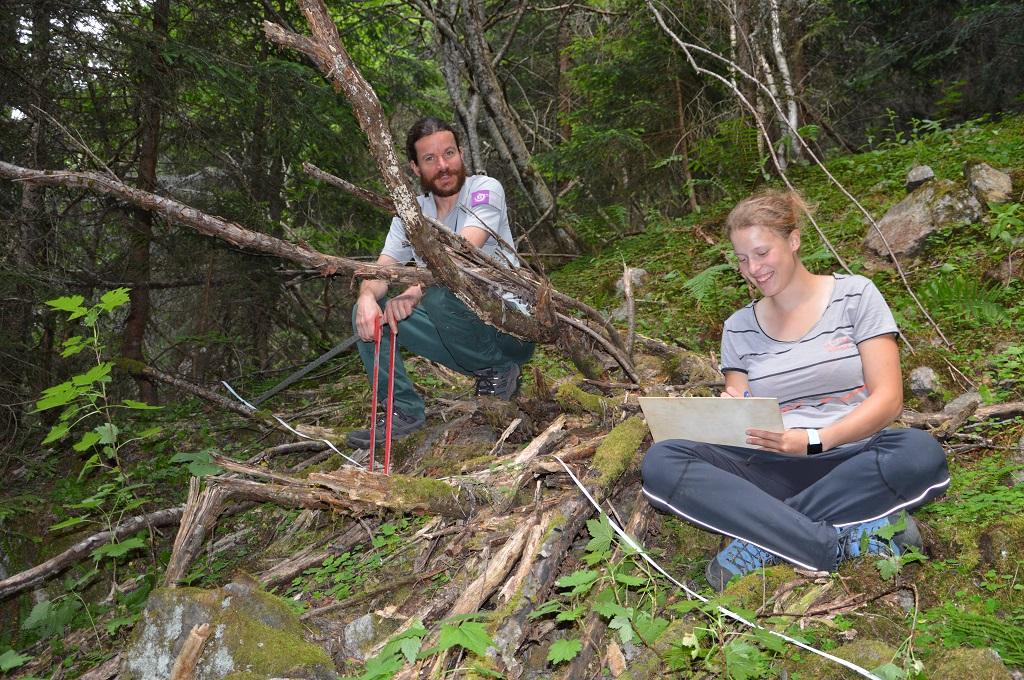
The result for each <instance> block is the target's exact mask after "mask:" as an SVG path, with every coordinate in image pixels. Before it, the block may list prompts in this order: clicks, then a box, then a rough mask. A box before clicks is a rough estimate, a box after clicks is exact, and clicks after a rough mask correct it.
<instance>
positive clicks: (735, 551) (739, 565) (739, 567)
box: [704, 539, 782, 592]
mask: <svg viewBox="0 0 1024 680" xmlns="http://www.w3.org/2000/svg"><path fill="white" fill-rule="evenodd" d="M781 563H782V560H781V559H780V558H778V557H776V556H775V555H773V554H771V553H770V552H768V551H767V550H761V549H760V548H758V547H757V546H756V545H754V544H752V543H747V542H746V541H741V540H740V539H736V540H734V541H732V542H731V543H729V545H727V546H725V550H723V551H722V552H720V553H718V554H717V555H715V556H714V558H712V560H711V561H710V562H708V567H707V569H705V570H704V575H705V576H707V579H708V583H710V584H711V587H712V588H714V589H715V590H716V591H718V592H722V590H724V589H725V585H726V584H727V583H728V582H729V581H731V580H732V579H733V578H735V577H737V576H745V575H747V574H749V573H751V572H754V571H757V570H758V569H760V568H762V567H770V566H772V565H775V564H781Z"/></svg>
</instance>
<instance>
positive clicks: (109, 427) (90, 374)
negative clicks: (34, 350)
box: [35, 288, 160, 562]
mask: <svg viewBox="0 0 1024 680" xmlns="http://www.w3.org/2000/svg"><path fill="white" fill-rule="evenodd" d="M127 302H128V289H127V288H116V289H114V290H111V291H108V292H107V293H104V294H103V295H102V296H101V297H100V300H99V302H97V303H96V304H95V305H92V306H85V304H84V303H85V298H83V297H82V296H81V295H74V296H70V297H61V298H57V299H54V300H49V301H47V303H46V304H47V305H48V306H49V307H51V308H52V309H54V310H57V311H60V312H64V313H65V315H66V318H67V321H68V322H78V323H81V324H82V325H83V326H84V327H85V331H86V332H85V333H84V334H83V335H74V336H71V337H69V338H68V339H67V340H65V341H64V343H63V345H62V347H63V351H62V352H61V356H62V357H64V358H69V357H73V356H76V355H79V354H82V353H88V354H89V355H90V361H89V368H87V369H86V370H85V371H83V372H81V373H79V374H77V375H74V376H72V377H71V379H70V380H66V381H64V382H62V383H60V384H58V385H54V386H52V387H48V388H46V389H45V390H43V393H42V395H41V396H40V398H39V400H38V401H37V402H36V408H35V411H36V412H37V413H38V412H43V411H48V410H51V409H57V408H60V409H61V411H60V414H59V415H58V416H57V422H56V423H55V424H54V425H53V426H52V427H51V428H50V431H49V432H48V433H47V435H46V437H45V438H44V439H43V442H42V443H43V444H44V445H59V444H60V443H61V442H63V441H64V440H65V439H67V438H68V437H69V436H71V437H77V438H78V439H77V441H76V442H75V443H74V444H72V445H71V449H72V450H73V451H75V452H76V453H81V454H88V458H87V459H86V460H85V463H84V465H83V466H82V469H81V472H80V473H79V476H78V480H79V481H81V480H83V479H84V478H85V477H86V475H88V474H89V473H90V472H91V471H93V470H96V469H99V470H101V471H103V472H104V473H105V475H106V480H105V481H103V482H102V483H101V484H100V485H99V486H98V488H97V489H96V490H95V492H94V493H93V494H92V495H91V496H89V497H88V498H85V499H83V500H81V501H79V502H77V503H72V504H69V505H67V506H66V508H67V509H69V510H72V511H75V513H76V514H73V515H72V516H71V517H69V518H67V519H65V520H63V521H61V522H57V523H56V524H54V525H52V526H51V527H50V530H51V531H62V530H65V529H69V528H72V527H75V526H78V525H80V524H84V523H88V522H96V521H99V522H100V523H102V524H103V525H105V527H106V528H107V529H110V528H111V527H113V525H114V524H115V523H116V522H117V521H118V519H119V518H120V517H121V516H123V515H124V514H125V513H127V512H131V511H132V510H135V509H137V508H139V507H140V506H141V505H143V504H144V503H145V502H146V500H147V499H146V498H145V497H144V496H143V495H142V493H141V491H142V489H143V485H140V484H134V483H132V481H131V480H130V479H129V478H128V476H127V475H126V474H125V472H124V469H123V467H122V465H121V461H120V456H119V453H120V451H121V450H122V449H123V448H124V447H125V446H126V445H128V444H130V443H133V442H137V441H139V440H142V439H147V438H150V437H153V436H155V435H156V434H158V433H159V432H160V428H155V427H154V428H148V429H145V430H143V431H141V432H138V433H134V434H131V433H129V432H128V431H127V430H123V429H122V428H123V423H122V425H118V424H117V423H116V422H115V417H114V416H115V414H117V413H118V412H119V411H144V410H151V409H155V408H158V407H154V406H150V405H149V404H145V403H142V402H139V401H135V400H133V399H124V400H122V401H121V402H120V403H114V401H113V400H112V399H111V397H110V394H109V392H108V386H109V384H110V382H111V372H112V370H113V363H112V362H111V361H109V360H107V358H106V357H105V349H106V348H105V346H104V344H103V340H102V335H101V326H102V324H101V323H100V321H101V320H102V319H104V318H110V317H111V316H112V315H113V314H114V313H115V312H116V310H117V309H118V308H120V307H121V306H123V305H124V304H126V303H127ZM78 511H84V512H82V513H81V514H77V512H78ZM97 516H98V519H97ZM144 545H145V539H143V538H141V536H136V537H132V538H128V539H125V540H121V541H118V540H117V539H111V541H110V542H109V543H107V544H105V545H101V546H99V547H98V548H96V549H95V550H94V551H93V558H94V559H95V560H96V561H97V562H99V561H100V560H103V559H110V560H114V561H116V560H117V559H118V558H120V557H123V556H124V555H126V554H128V553H129V552H131V551H132V550H136V549H138V548H141V547H143V546H144Z"/></svg>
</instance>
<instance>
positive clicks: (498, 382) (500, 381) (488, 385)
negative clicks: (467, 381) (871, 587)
mask: <svg viewBox="0 0 1024 680" xmlns="http://www.w3.org/2000/svg"><path fill="white" fill-rule="evenodd" d="M506 382H507V379H506V376H505V374H503V373H499V372H497V371H495V370H494V369H493V368H485V369H483V370H482V371H477V372H476V393H477V394H495V393H496V392H500V391H502V388H503V387H505V383H506Z"/></svg>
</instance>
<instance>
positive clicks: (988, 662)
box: [928, 649, 1013, 680]
mask: <svg viewBox="0 0 1024 680" xmlns="http://www.w3.org/2000/svg"><path fill="white" fill-rule="evenodd" d="M929 666H932V668H931V669H930V670H929V672H928V677H929V679H930V680H962V679H963V678H985V680H1003V679H1004V678H1005V679H1006V680H1010V678H1012V677H1013V676H1012V675H1011V674H1010V671H1009V670H1007V668H1006V666H1004V665H1003V662H1002V661H1000V660H999V655H998V654H997V653H996V652H994V651H993V650H991V649H951V650H949V651H948V652H945V653H944V654H942V655H941V656H940V657H939V658H938V659H937V660H935V661H934V662H933V663H931V664H929Z"/></svg>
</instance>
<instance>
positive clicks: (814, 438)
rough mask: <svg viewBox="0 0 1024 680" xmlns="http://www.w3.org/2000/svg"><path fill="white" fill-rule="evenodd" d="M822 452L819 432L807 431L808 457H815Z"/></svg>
mask: <svg viewBox="0 0 1024 680" xmlns="http://www.w3.org/2000/svg"><path fill="white" fill-rule="evenodd" d="M821 451H822V449H821V435H820V434H819V433H818V431H817V430H813V429H809V430H807V455H808V456H813V455H814V454H816V453H821Z"/></svg>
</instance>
